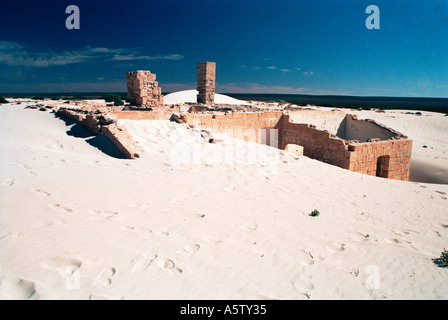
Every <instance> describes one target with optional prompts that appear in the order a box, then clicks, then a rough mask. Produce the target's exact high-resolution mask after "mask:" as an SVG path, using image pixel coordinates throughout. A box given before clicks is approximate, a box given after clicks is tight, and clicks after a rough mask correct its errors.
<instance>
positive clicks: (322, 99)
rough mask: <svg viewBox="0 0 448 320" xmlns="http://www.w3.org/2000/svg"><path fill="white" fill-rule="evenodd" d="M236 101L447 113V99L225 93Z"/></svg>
mask: <svg viewBox="0 0 448 320" xmlns="http://www.w3.org/2000/svg"><path fill="white" fill-rule="evenodd" d="M226 95H228V96H231V97H233V98H236V99H241V100H257V101H266V102H279V103H292V104H295V105H298V106H302V107H303V106H306V105H317V106H323V107H329V108H350V109H364V110H370V109H373V108H375V109H382V110H387V109H405V110H422V111H434V112H441V113H448V98H401V97H356V96H315V95H302V94H247V93H226Z"/></svg>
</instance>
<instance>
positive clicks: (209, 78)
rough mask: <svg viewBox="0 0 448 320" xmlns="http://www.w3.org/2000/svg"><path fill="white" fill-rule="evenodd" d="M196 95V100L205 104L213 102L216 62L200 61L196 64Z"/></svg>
mask: <svg viewBox="0 0 448 320" xmlns="http://www.w3.org/2000/svg"><path fill="white" fill-rule="evenodd" d="M197 80H198V86H197V89H198V92H199V93H198V96H197V102H198V103H203V104H206V105H213V104H215V81H216V63H215V62H200V63H198V66H197Z"/></svg>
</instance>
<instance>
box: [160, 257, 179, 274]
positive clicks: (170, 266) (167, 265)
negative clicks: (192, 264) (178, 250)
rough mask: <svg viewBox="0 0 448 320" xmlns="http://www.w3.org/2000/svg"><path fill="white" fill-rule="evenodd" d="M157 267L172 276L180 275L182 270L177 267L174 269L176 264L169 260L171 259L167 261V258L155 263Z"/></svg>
mask: <svg viewBox="0 0 448 320" xmlns="http://www.w3.org/2000/svg"><path fill="white" fill-rule="evenodd" d="M157 265H158V266H159V267H160V268H162V269H164V270H166V271H168V272H170V273H173V274H180V273H182V269H181V268H179V267H176V263H175V262H174V261H173V260H171V259H167V258H162V259H159V260H158V261H157Z"/></svg>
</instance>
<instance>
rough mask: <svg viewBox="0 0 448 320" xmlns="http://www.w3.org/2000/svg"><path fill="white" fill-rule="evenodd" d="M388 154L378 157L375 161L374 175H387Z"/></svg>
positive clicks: (384, 176) (383, 176)
mask: <svg viewBox="0 0 448 320" xmlns="http://www.w3.org/2000/svg"><path fill="white" fill-rule="evenodd" d="M389 163H390V156H381V157H378V160H377V162H376V176H377V177H381V178H388V177H389Z"/></svg>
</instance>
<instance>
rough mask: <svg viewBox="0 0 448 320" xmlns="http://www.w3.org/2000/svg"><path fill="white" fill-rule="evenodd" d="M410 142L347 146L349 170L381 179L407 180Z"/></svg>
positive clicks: (405, 140)
mask: <svg viewBox="0 0 448 320" xmlns="http://www.w3.org/2000/svg"><path fill="white" fill-rule="evenodd" d="M411 154H412V140H408V139H399V140H391V141H377V142H369V143H355V144H350V146H349V159H350V160H349V170H351V171H356V172H360V173H364V174H368V175H372V176H380V177H383V178H389V179H397V180H405V181H408V180H409V172H410V168H411Z"/></svg>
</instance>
